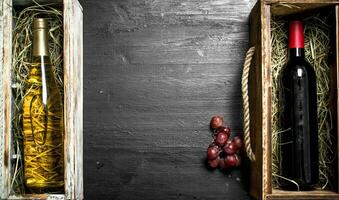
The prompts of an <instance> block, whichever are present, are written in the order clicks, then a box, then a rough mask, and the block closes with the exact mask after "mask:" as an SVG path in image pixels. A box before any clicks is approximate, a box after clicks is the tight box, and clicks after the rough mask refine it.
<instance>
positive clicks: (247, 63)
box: [241, 47, 255, 161]
mask: <svg viewBox="0 0 339 200" xmlns="http://www.w3.org/2000/svg"><path fill="white" fill-rule="evenodd" d="M254 51H255V47H251V48H250V49H249V50H248V51H247V53H246V57H245V63H244V68H243V72H242V81H241V89H242V99H243V114H244V142H245V148H246V153H247V156H248V157H249V158H250V160H251V161H255V155H254V153H253V151H252V147H251V137H250V108H249V98H248V74H249V71H250V66H251V61H252V57H253V55H254Z"/></svg>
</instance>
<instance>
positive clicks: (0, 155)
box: [0, 1, 5, 198]
mask: <svg viewBox="0 0 339 200" xmlns="http://www.w3.org/2000/svg"><path fill="white" fill-rule="evenodd" d="M3 6H4V4H3V1H0V49H3V33H4V32H3ZM3 68H4V64H3V51H0V75H2V70H3ZM1 85H2V78H1V79H0V86H1ZM0 104H1V105H2V104H3V93H0ZM0 120H1V121H3V109H1V107H0ZM2 133H3V123H1V124H0V134H1V135H0V194H3V193H4V191H3V190H4V188H3V185H4V179H3V169H4V167H3V165H4V163H3V161H4V139H5V137H4V134H2ZM0 198H3V195H0Z"/></svg>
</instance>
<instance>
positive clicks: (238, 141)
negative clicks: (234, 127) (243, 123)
mask: <svg viewBox="0 0 339 200" xmlns="http://www.w3.org/2000/svg"><path fill="white" fill-rule="evenodd" d="M232 143H233V144H235V146H236V147H237V148H238V149H240V148H241V147H242V145H243V142H242V139H241V138H240V137H239V136H236V137H234V138H233V140H232Z"/></svg>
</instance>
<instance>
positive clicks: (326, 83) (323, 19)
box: [271, 13, 337, 189]
mask: <svg viewBox="0 0 339 200" xmlns="http://www.w3.org/2000/svg"><path fill="white" fill-rule="evenodd" d="M332 15H333V13H330V14H328V13H327V14H325V13H316V14H313V15H311V16H308V17H306V18H304V19H303V24H304V34H305V57H306V60H307V61H308V62H309V63H310V64H311V65H312V66H313V68H314V70H315V72H316V78H317V104H318V107H317V109H318V110H317V113H318V141H319V179H320V181H319V187H320V188H322V189H334V188H335V187H336V186H335V184H336V181H335V180H334V178H335V177H336V172H335V170H336V167H335V165H336V157H337V155H336V147H335V146H336V136H335V135H334V134H333V123H335V122H333V119H332V114H331V108H330V106H331V104H330V98H331V94H330V87H331V81H330V80H331V78H330V76H331V74H330V65H331V64H333V65H334V64H335V63H332V62H331V60H334V59H335V57H333V56H331V55H332V54H334V52H333V51H334V50H333V49H334V47H335V43H331V42H332V41H335V40H331V37H332V35H331V33H332V32H331V31H332V30H333V28H335V24H333V22H332V21H331V17H330V16H332ZM271 46H272V53H271V63H272V187H273V188H279V182H280V181H281V180H282V179H285V180H288V181H291V182H292V183H293V184H296V186H297V187H298V185H297V183H296V182H294V181H292V180H289V179H286V177H282V176H280V175H279V174H280V173H279V170H280V169H279V165H280V163H279V160H280V152H279V150H280V149H279V146H280V144H279V135H280V134H284V131H285V130H282V129H281V121H280V119H281V114H282V112H281V108H282V105H281V102H282V101H281V93H280V92H281V91H282V84H281V82H280V81H281V79H280V75H281V72H282V69H283V68H284V67H285V66H286V63H287V61H288V19H286V18H282V17H273V18H272V20H271Z"/></svg>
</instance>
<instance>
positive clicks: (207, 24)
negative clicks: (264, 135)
mask: <svg viewBox="0 0 339 200" xmlns="http://www.w3.org/2000/svg"><path fill="white" fill-rule="evenodd" d="M254 2H255V1H254V0H251V1H250V2H249V1H243V0H241V1H238V2H237V1H232V0H221V1H212V0H207V1H205V0H204V1H201V0H184V1H182V0H163V1H132V0H124V1H123V0H116V1H109V0H102V1H100V3H98V2H97V1H94V0H88V1H84V4H83V5H84V10H85V13H84V14H85V24H86V26H85V30H84V36H85V49H84V50H85V52H84V53H85V57H84V59H85V68H84V70H85V71H84V75H85V79H84V80H85V83H84V84H85V85H84V89H85V90H84V97H85V98H84V99H85V101H84V111H85V113H84V114H85V115H84V127H85V128H84V137H85V138H84V142H85V143H84V144H85V145H84V155H85V157H84V159H85V160H84V161H85V165H84V167H85V171H84V173H85V176H84V178H85V197H86V199H110V198H112V196H114V198H115V199H118V200H119V199H150V200H153V199H250V197H249V195H248V193H247V191H246V189H243V187H247V183H246V182H247V181H248V180H247V178H246V177H247V174H248V172H247V171H246V170H243V169H241V171H240V170H234V171H232V172H230V171H229V172H225V173H222V172H220V171H219V170H215V171H209V170H208V169H207V168H206V166H205V163H204V159H205V158H206V148H207V145H208V144H209V143H210V142H211V140H212V138H211V136H210V132H209V127H208V123H209V120H210V117H211V116H212V115H213V114H221V115H223V116H224V118H225V121H226V123H227V124H229V125H230V126H231V128H232V133H234V134H241V132H242V122H241V121H242V120H241V100H240V98H241V93H240V78H241V65H242V62H243V56H244V55H245V54H244V53H245V49H246V48H247V40H248V30H247V29H248V25H247V16H248V13H249V11H250V9H251V7H252V4H253V3H254ZM97 13H100V15H98V14H97ZM93 20H94V22H93ZM145 25H146V26H145ZM152 49H153V50H152ZM199 49H200V50H204V49H207V50H208V51H209V52H208V54H207V56H205V57H201V56H199V54H198V52H197V50H199ZM113 51H115V52H117V53H112V52H113ZM166 51H168V53H166ZM139 52H142V53H143V54H141V53H139ZM202 53H204V51H203V52H202ZM104 54H105V56H102V55H104ZM119 55H124V56H125V57H126V58H127V59H126V60H128V61H129V60H132V62H123V60H122V59H121V58H122V57H121V58H119ZM203 55H204V54H203ZM215 55H217V56H215ZM119 59H120V61H119Z"/></svg>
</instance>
